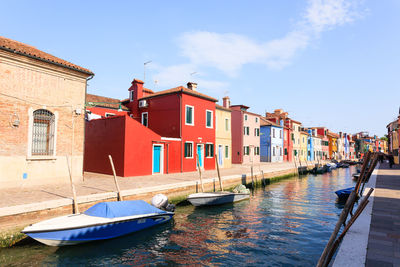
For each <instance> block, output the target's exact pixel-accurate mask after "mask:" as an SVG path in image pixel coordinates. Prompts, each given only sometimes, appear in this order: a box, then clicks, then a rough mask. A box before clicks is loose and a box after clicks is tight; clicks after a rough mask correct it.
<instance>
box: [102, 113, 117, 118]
mask: <svg viewBox="0 0 400 267" xmlns="http://www.w3.org/2000/svg"><path fill="white" fill-rule="evenodd" d="M112 116H115V113H111V112H106V113H104V117H106V118H108V117H112Z"/></svg>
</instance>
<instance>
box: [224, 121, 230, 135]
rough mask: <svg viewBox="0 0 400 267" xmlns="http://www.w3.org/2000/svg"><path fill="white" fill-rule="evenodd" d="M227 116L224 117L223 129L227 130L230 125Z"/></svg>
mask: <svg viewBox="0 0 400 267" xmlns="http://www.w3.org/2000/svg"><path fill="white" fill-rule="evenodd" d="M229 124H230V123H229V118H225V131H227V132H228V131H229V130H230V126H229Z"/></svg>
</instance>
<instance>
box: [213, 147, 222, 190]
mask: <svg viewBox="0 0 400 267" xmlns="http://www.w3.org/2000/svg"><path fill="white" fill-rule="evenodd" d="M215 164H216V165H217V173H218V179H219V187H220V189H221V191H224V187H223V186H222V179H221V174H220V173H219V164H218V156H217V154H215Z"/></svg>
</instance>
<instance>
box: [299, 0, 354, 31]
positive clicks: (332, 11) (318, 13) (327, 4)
mask: <svg viewBox="0 0 400 267" xmlns="http://www.w3.org/2000/svg"><path fill="white" fill-rule="evenodd" d="M356 6H357V2H355V1H345V0H310V1H309V7H308V8H307V10H306V14H305V16H304V17H305V19H306V21H307V23H309V25H310V26H311V27H312V28H313V29H314V31H315V32H322V31H324V30H327V29H330V28H333V27H335V26H340V25H344V24H346V23H349V22H353V21H354V19H356V18H357V17H359V16H360V13H358V12H356V11H355V7H356Z"/></svg>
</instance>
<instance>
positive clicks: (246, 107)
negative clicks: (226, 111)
mask: <svg viewBox="0 0 400 267" xmlns="http://www.w3.org/2000/svg"><path fill="white" fill-rule="evenodd" d="M230 107H231V108H234V107H240V108H244V109H246V110H247V109H249V107H248V106H245V105H231V106H230Z"/></svg>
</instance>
